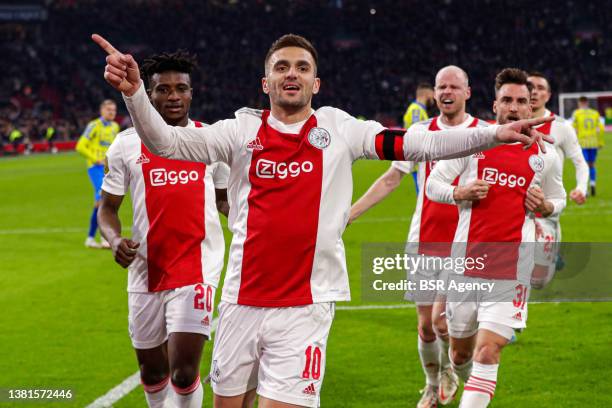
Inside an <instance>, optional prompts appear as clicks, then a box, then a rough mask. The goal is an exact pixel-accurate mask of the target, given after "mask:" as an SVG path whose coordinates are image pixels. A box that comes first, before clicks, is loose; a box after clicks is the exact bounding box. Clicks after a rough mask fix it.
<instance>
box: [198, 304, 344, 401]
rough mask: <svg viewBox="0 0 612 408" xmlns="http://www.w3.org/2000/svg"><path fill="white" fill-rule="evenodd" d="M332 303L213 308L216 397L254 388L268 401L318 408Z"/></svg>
mask: <svg viewBox="0 0 612 408" xmlns="http://www.w3.org/2000/svg"><path fill="white" fill-rule="evenodd" d="M334 310H335V304H334V303H315V304H312V305H306V306H298V307H282V308H272V307H270V308H261V307H251V306H244V305H237V304H233V303H227V302H221V303H220V304H219V326H218V329H217V334H216V335H215V342H214V349H213V357H212V358H213V361H212V364H211V369H210V379H211V385H212V388H213V391H214V392H215V394H217V395H221V396H226V397H232V396H236V395H240V394H244V393H245V392H247V391H249V390H252V389H255V388H257V394H259V395H260V396H263V397H265V398H269V399H272V400H276V401H280V402H284V403H288V404H295V405H301V406H305V407H318V406H319V395H320V392H321V386H322V384H323V376H324V374H325V359H326V348H327V337H328V336H329V330H330V328H331V324H332V320H333V319H334Z"/></svg>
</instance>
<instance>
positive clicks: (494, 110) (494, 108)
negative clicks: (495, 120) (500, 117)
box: [493, 100, 497, 115]
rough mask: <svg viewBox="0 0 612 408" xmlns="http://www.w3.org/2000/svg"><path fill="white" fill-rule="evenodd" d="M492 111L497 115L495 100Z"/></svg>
mask: <svg viewBox="0 0 612 408" xmlns="http://www.w3.org/2000/svg"><path fill="white" fill-rule="evenodd" d="M493 113H494V114H496V115H497V100H494V101H493Z"/></svg>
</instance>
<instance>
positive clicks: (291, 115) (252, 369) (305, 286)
mask: <svg viewBox="0 0 612 408" xmlns="http://www.w3.org/2000/svg"><path fill="white" fill-rule="evenodd" d="M93 39H94V41H95V42H96V43H97V44H98V45H99V46H100V47H101V48H102V49H104V50H105V51H106V52H107V54H108V56H107V65H106V68H105V73H104V77H105V79H106V80H107V82H108V83H109V84H111V85H112V86H113V87H114V88H115V89H117V90H119V91H121V92H122V93H123V94H124V98H125V101H126V105H127V106H128V110H129V111H130V114H131V116H132V120H133V122H134V125H135V127H136V130H137V132H138V135H139V136H140V137H141V138H142V140H143V142H144V144H145V145H146V146H147V147H148V148H149V149H152V151H154V152H155V153H158V154H160V155H162V156H165V157H169V158H180V159H187V160H194V161H196V160H197V161H203V162H204V163H213V162H217V161H223V162H226V163H228V164H229V165H230V167H231V177H230V181H229V187H228V192H229V196H230V198H231V200H230V203H231V208H230V216H229V219H230V229H231V230H232V232H233V234H234V235H233V239H232V244H231V247H230V254H229V262H228V266H227V271H226V275H225V280H224V284H223V294H222V297H221V300H222V301H221V304H220V305H219V326H218V331H217V336H216V338H215V346H214V349H213V361H212V367H211V372H210V377H211V381H212V386H213V391H214V393H215V406H216V407H221V408H224V407H241V406H243V404H246V403H248V401H251V400H252V399H253V398H254V397H255V395H256V394H258V395H259V406H260V407H262V408H270V407H274V408H276V407H281V408H282V407H292V406H296V405H297V406H306V407H315V406H318V404H319V401H318V400H319V393H320V390H321V385H322V382H323V377H324V374H325V360H326V353H325V351H326V345H327V337H328V335H329V330H330V328H331V323H332V320H333V316H334V304H335V302H336V301H343V300H349V299H350V291H349V286H348V274H347V270H346V259H345V256H344V245H343V243H342V233H343V231H344V228H345V227H346V222H347V219H348V214H349V208H350V203H351V195H352V177H351V165H352V163H353V162H354V161H355V160H357V159H358V158H361V157H365V158H370V159H387V160H394V159H396V160H397V159H402V160H414V161H425V160H434V159H440V158H444V157H447V158H450V157H458V156H461V155H463V154H469V153H473V152H474V151H476V150H478V149H485V148H489V147H491V146H494V145H496V144H498V143H500V142H511V141H517V140H521V141H524V142H526V143H528V144H529V143H533V142H535V141H536V140H539V139H540V138H541V135H540V134H539V133H538V132H537V131H534V130H532V129H531V127H532V126H535V125H537V124H540V123H543V122H545V121H548V119H546V118H541V119H530V120H525V121H521V122H516V123H514V124H511V125H505V126H499V127H489V128H475V129H463V130H448V131H441V132H439V133H430V132H427V131H412V132H411V131H408V132H407V133H405V132H404V131H398V130H396V131H394V130H388V129H385V128H384V127H383V126H382V125H380V124H379V123H377V122H373V121H360V120H357V119H356V118H354V117H352V116H350V115H348V114H347V113H345V112H343V111H341V110H338V109H335V108H331V107H323V108H320V109H318V110H316V111H315V110H313V109H312V96H313V95H314V94H317V93H318V92H319V86H320V79H319V78H318V77H317V75H316V73H317V61H318V57H317V52H316V50H315V49H314V47H313V46H312V44H311V43H310V42H309V41H308V40H306V39H305V38H303V37H301V36H297V35H293V34H288V35H285V36H282V37H281V38H279V39H278V40H277V41H275V42H274V43H273V44H272V46H271V47H270V49H269V51H268V53H267V55H266V58H265V59H264V68H265V76H264V77H263V78H262V88H263V92H264V93H265V94H267V95H268V96H269V98H270V105H271V109H270V110H263V111H262V110H255V109H249V108H243V109H240V110H239V111H237V112H236V114H235V118H234V119H228V120H222V121H219V122H217V123H215V124H213V125H212V126H210V127H205V128H198V129H191V128H187V127H172V126H168V125H167V124H166V123H165V122H164V121H163V120H162V118H161V117H160V116H159V114H158V113H157V111H155V109H153V108H152V106H151V104H150V102H149V100H148V99H147V97H146V93H145V92H144V89H143V87H142V85H141V80H140V76H139V74H138V65H137V64H136V61H135V60H134V59H133V57H131V56H130V55H124V54H122V53H120V52H119V51H117V50H116V49H115V48H114V47H113V46H112V45H111V44H110V43H109V42H108V41H106V40H104V39H103V38H102V37H100V36H98V35H94V36H93Z"/></svg>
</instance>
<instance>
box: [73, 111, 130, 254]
mask: <svg viewBox="0 0 612 408" xmlns="http://www.w3.org/2000/svg"><path fill="white" fill-rule="evenodd" d="M115 115H117V104H116V103H115V101H113V100H111V99H106V100H104V101H103V102H102V103H101V104H100V117H99V118H97V119H94V120H92V121H91V122H89V124H88V125H87V127H86V128H85V131H84V132H83V134H82V135H81V137H80V139H79V141H78V143H77V145H76V150H77V152H79V153H81V154H82V155H83V156H85V158H86V159H87V166H88V169H87V174H88V175H89V180H90V181H91V184H93V188H94V209H93V212H92V213H91V218H90V220H89V233H88V234H87V238H86V239H85V246H86V247H88V248H110V245H109V244H108V242H107V241H106V240H105V239H104V237H102V238H101V243H100V244H99V243H97V242H96V232H97V231H98V207H99V206H100V189H101V187H102V179H103V178H104V156H105V154H106V151H107V150H108V148H109V146H110V145H111V143H112V142H113V140H115V136H117V133H119V125H118V124H117V122H114V121H113V120H114V119H115Z"/></svg>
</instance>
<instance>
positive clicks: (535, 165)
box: [529, 154, 544, 173]
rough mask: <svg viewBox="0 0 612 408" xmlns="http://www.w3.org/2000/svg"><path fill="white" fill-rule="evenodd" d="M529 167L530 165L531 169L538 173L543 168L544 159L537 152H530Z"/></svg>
mask: <svg viewBox="0 0 612 408" xmlns="http://www.w3.org/2000/svg"><path fill="white" fill-rule="evenodd" d="M529 167H531V170H533V171H535V172H536V173H539V172H541V171H542V170H544V160H543V159H542V158H541V157H540V156H538V155H537V154H532V155H531V156H529Z"/></svg>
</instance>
